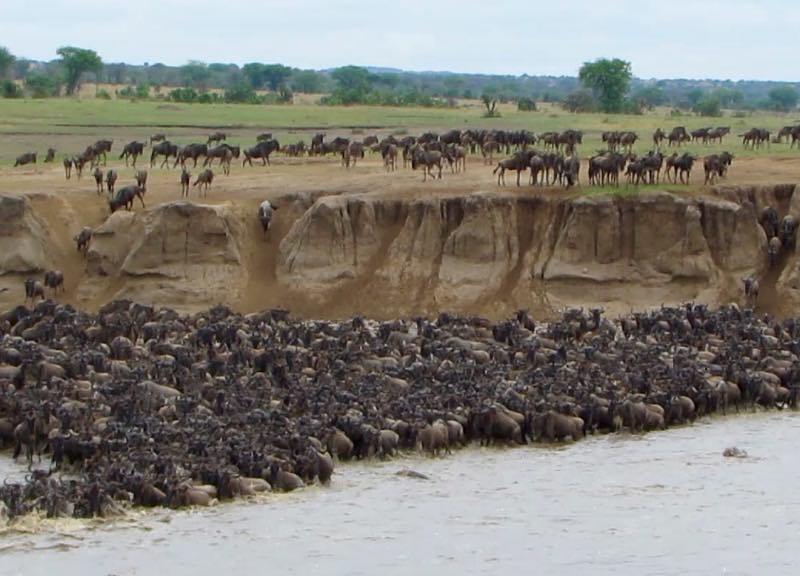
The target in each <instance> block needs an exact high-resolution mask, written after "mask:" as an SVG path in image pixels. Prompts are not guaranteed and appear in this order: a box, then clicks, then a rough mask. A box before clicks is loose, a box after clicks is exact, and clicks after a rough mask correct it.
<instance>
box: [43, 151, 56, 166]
mask: <svg viewBox="0 0 800 576" xmlns="http://www.w3.org/2000/svg"><path fill="white" fill-rule="evenodd" d="M55 158H56V149H55V148H48V149H47V154H46V155H45V157H44V162H45V164H48V163H50V162H52V161H53V160H55Z"/></svg>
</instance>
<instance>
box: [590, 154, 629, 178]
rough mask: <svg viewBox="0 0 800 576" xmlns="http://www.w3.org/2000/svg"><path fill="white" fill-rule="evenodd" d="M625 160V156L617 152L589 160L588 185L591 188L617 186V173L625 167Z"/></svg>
mask: <svg viewBox="0 0 800 576" xmlns="http://www.w3.org/2000/svg"><path fill="white" fill-rule="evenodd" d="M625 160H626V156H624V155H623V154H620V153H618V152H606V153H604V154H600V155H598V156H593V157H591V158H589V183H590V184H591V185H593V186H598V185H599V186H605V185H606V184H613V185H615V186H619V173H620V172H622V169H623V168H624V167H625Z"/></svg>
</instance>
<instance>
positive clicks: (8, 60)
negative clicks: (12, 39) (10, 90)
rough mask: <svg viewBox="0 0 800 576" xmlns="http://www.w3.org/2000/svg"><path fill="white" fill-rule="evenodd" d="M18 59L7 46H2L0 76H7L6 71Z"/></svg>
mask: <svg viewBox="0 0 800 576" xmlns="http://www.w3.org/2000/svg"><path fill="white" fill-rule="evenodd" d="M15 60H16V57H15V56H14V55H13V54H12V53H11V52H9V50H8V48H6V47H5V46H0V78H5V76H6V72H8V69H9V68H11V65H12V64H13V63H14V61H15Z"/></svg>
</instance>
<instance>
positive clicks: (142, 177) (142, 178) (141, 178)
mask: <svg viewBox="0 0 800 576" xmlns="http://www.w3.org/2000/svg"><path fill="white" fill-rule="evenodd" d="M134 178H136V185H137V186H139V188H141V189H142V190H147V170H137V171H136V174H135V175H134Z"/></svg>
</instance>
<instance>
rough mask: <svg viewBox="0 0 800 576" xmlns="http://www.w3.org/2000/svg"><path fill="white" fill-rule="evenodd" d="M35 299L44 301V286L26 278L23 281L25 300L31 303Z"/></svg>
mask: <svg viewBox="0 0 800 576" xmlns="http://www.w3.org/2000/svg"><path fill="white" fill-rule="evenodd" d="M36 298H41V299H42V300H44V285H43V284H42V283H41V282H39V281H38V280H34V279H33V278H27V279H26V280H25V300H26V301H28V300H30V301H31V303H33V302H35V301H36Z"/></svg>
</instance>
